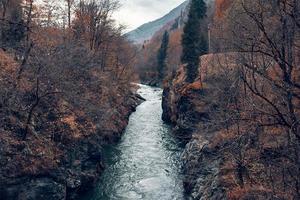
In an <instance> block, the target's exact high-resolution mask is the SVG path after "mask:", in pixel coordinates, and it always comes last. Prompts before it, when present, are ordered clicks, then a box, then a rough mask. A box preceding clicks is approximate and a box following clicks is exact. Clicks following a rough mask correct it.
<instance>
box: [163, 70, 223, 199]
mask: <svg viewBox="0 0 300 200" xmlns="http://www.w3.org/2000/svg"><path fill="white" fill-rule="evenodd" d="M185 77H186V76H185V71H184V68H183V66H181V67H180V68H179V69H178V71H177V74H176V75H175V77H173V79H172V80H170V81H169V82H168V83H166V84H165V86H164V93H163V103H162V105H163V111H164V112H163V116H162V117H163V120H164V121H166V122H168V123H171V124H173V125H174V131H175V134H176V135H177V136H178V137H180V138H182V139H183V140H185V141H186V142H187V145H186V147H185V151H184V153H183V166H184V171H183V172H184V188H185V191H186V193H187V194H188V195H190V196H191V197H192V198H193V199H224V198H225V190H224V189H223V186H222V183H221V179H220V176H219V174H220V164H221V163H222V162H223V159H224V157H223V156H224V155H223V154H222V152H221V151H220V150H219V149H218V148H212V147H210V142H211V141H210V140H211V137H212V135H213V134H212V133H211V134H206V133H204V131H202V130H201V124H203V123H205V121H206V120H207V119H208V117H209V116H208V113H209V109H210V106H209V102H207V101H206V100H204V98H203V95H204V93H206V92H210V91H205V92H204V91H203V90H202V89H203V87H202V85H203V84H202V83H201V82H200V78H199V80H197V81H196V82H195V83H193V84H187V83H185V82H184V80H185ZM211 131H212V130H211ZM201 132H203V133H201Z"/></svg>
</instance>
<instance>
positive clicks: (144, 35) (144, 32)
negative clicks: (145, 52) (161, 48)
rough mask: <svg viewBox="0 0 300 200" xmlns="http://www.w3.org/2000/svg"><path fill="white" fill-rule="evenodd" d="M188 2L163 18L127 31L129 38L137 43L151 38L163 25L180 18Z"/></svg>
mask: <svg viewBox="0 0 300 200" xmlns="http://www.w3.org/2000/svg"><path fill="white" fill-rule="evenodd" d="M188 2H189V1H188V0H187V1H185V2H183V3H182V4H180V5H179V6H177V7H176V8H174V9H173V10H171V11H170V12H169V13H168V14H166V15H165V16H163V17H162V18H159V19H157V20H155V21H152V22H148V23H146V24H143V25H142V26H140V27H138V28H137V29H135V30H133V31H131V32H129V33H127V34H126V36H127V38H128V39H129V40H131V41H133V42H135V43H143V42H144V41H145V40H149V39H151V37H152V36H153V35H154V34H155V33H156V32H157V31H158V30H160V29H161V28H162V27H163V26H165V25H166V24H167V23H169V22H171V21H173V20H175V19H176V18H178V17H179V16H180V15H181V13H182V11H183V10H185V8H186V7H187V5H188Z"/></svg>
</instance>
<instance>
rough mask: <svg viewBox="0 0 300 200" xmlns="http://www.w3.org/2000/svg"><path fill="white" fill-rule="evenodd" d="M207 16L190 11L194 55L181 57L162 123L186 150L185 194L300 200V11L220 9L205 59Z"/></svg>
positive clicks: (235, 4) (294, 4)
mask: <svg viewBox="0 0 300 200" xmlns="http://www.w3.org/2000/svg"><path fill="white" fill-rule="evenodd" d="M193 2H194V4H195V6H199V5H200V4H201V1H200V0H194V1H193ZM197 3H198V5H197ZM202 5H203V4H202ZM202 8H203V6H202ZM200 10H201V9H196V10H193V9H190V11H189V12H190V13H189V20H190V23H189V22H188V23H186V25H185V30H186V31H184V33H183V38H185V37H187V38H188V39H187V40H184V39H183V40H182V45H183V46H184V45H186V47H194V48H184V49H183V55H185V56H186V57H184V59H182V65H181V66H180V67H179V69H178V70H177V72H176V74H175V75H174V76H173V77H171V78H169V79H166V80H165V85H164V95H163V108H164V113H163V119H164V120H165V121H167V122H169V123H172V124H173V125H174V127H175V133H176V135H178V137H180V138H182V139H183V140H186V141H187V146H186V148H185V152H184V155H183V160H184V174H185V180H184V186H185V190H186V192H187V193H188V194H189V195H190V196H191V198H192V199H299V198H300V196H299V194H300V193H299V191H300V188H299V181H300V180H299V177H300V174H299V173H300V171H299V166H300V164H299V158H300V155H299V150H300V149H299V148H300V140H299V138H300V137H299V134H300V128H299V120H300V107H299V105H300V102H299V95H300V87H299V81H300V79H299V78H300V76H299V75H300V74H299V73H300V72H299V65H300V60H299V58H300V56H299V55H300V52H299V44H300V34H299V33H300V26H299V21H300V18H299V17H300V3H299V1H292V0H280V1H252V0H251V1H250V0H249V1H247V0H246V1H243V0H237V1H230V0H228V1H226V0H225V1H221V0H220V1H219V0H218V1H216V5H215V14H214V17H213V18H212V19H209V29H208V30H209V33H208V34H209V37H208V40H207V43H208V44H209V51H210V52H212V53H211V54H207V53H204V54H205V55H203V50H204V49H206V47H207V45H206V44H205V42H203V39H202V38H201V34H202V33H203V30H205V29H207V28H208V27H205V26H204V27H203V24H205V22H204V20H205V17H204V18H203V17H202V22H200V24H197V23H198V22H197V20H195V19H196V18H195V16H196V13H197V11H200ZM193 12H194V13H193ZM202 14H203V12H202ZM191 16H193V17H192V18H191ZM198 16H201V15H198ZM200 18H201V17H200ZM192 24H194V25H192ZM195 24H196V25H195ZM187 26H190V27H198V29H197V28H194V29H187ZM187 34H188V35H189V36H187ZM191 34H192V37H190V35H191ZM193 34H197V36H195V35H193ZM190 38H194V39H193V40H190ZM185 49H186V50H185ZM197 49H199V50H197ZM187 52H189V53H187ZM194 55H198V56H201V55H202V56H201V57H200V59H198V58H197V57H196V56H194ZM196 64H197V67H195V66H196ZM197 74H198V75H197Z"/></svg>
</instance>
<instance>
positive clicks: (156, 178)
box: [84, 85, 184, 200]
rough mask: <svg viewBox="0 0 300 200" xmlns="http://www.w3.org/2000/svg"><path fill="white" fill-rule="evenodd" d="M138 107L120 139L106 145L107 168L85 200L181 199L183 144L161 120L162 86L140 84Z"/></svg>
mask: <svg viewBox="0 0 300 200" xmlns="http://www.w3.org/2000/svg"><path fill="white" fill-rule="evenodd" d="M138 92H139V94H140V95H141V96H143V97H144V98H145V99H146V101H145V102H144V103H142V104H141V105H140V106H138V107H137V110H136V112H134V113H133V114H132V115H131V116H130V119H129V124H128V126H127V128H126V131H125V133H124V135H123V137H122V139H121V141H120V142H119V143H118V144H117V145H115V146H110V147H107V148H106V149H105V163H106V165H107V168H106V169H105V170H104V173H103V174H102V176H101V181H100V182H99V184H98V186H97V188H96V189H95V190H94V191H93V192H91V193H90V194H88V195H87V196H86V197H84V200H139V199H143V200H182V199H184V198H183V197H184V195H183V186H182V179H181V176H180V154H181V152H182V150H183V149H182V145H180V144H179V142H178V141H177V140H176V138H174V137H173V136H172V135H171V129H170V127H169V126H168V125H166V124H164V123H163V121H162V120H161V115H162V108H161V98H162V90H161V89H158V88H152V87H149V86H145V85H140V89H139V90H138Z"/></svg>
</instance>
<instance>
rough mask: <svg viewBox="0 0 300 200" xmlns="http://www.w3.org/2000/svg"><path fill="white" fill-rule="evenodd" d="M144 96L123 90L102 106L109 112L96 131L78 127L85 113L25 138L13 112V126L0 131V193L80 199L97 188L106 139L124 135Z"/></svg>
mask: <svg viewBox="0 0 300 200" xmlns="http://www.w3.org/2000/svg"><path fill="white" fill-rule="evenodd" d="M142 101H143V98H142V97H140V96H139V95H138V94H136V93H135V92H129V93H128V92H127V93H119V95H118V97H117V98H116V100H115V101H113V102H111V104H110V105H111V106H109V107H105V105H102V107H99V110H101V109H103V110H106V112H105V113H106V115H103V118H102V119H101V120H96V121H95V124H92V126H95V127H97V128H95V129H91V130H95V131H89V130H88V129H85V130H81V129H80V128H79V127H80V126H81V125H82V124H84V123H87V122H85V121H84V120H85V119H84V118H83V117H82V118H83V119H82V118H81V120H82V121H80V118H76V119H73V118H68V120H66V121H62V120H57V121H55V122H54V120H53V121H51V122H47V126H46V125H45V126H44V127H43V129H42V130H39V133H40V132H41V133H42V134H43V135H40V136H39V137H36V135H35V134H37V133H32V134H30V135H29V136H28V138H27V140H26V141H23V140H21V139H20V137H19V136H18V134H17V130H18V123H17V122H16V121H17V119H16V118H15V117H14V116H10V118H9V120H11V121H10V122H9V123H7V126H12V127H11V128H10V129H9V127H7V128H6V131H1V136H0V138H1V139H0V165H1V169H0V199H3V200H19V199H22V200H37V199H43V200H64V199H76V198H77V197H78V195H80V194H82V193H85V192H86V191H88V190H90V189H91V188H93V187H94V186H95V184H96V183H97V182H98V179H99V177H100V174H102V172H103V170H104V164H103V156H102V147H103V145H104V144H111V143H114V142H116V141H118V140H119V139H120V137H121V135H122V133H123V131H124V129H125V128H126V126H127V123H128V119H129V116H130V114H131V113H132V112H134V111H135V108H136V107H137V105H139V104H140V103H141V102H142ZM48 120H49V119H48ZM50 123H52V125H51V126H50ZM7 130H11V131H7ZM13 130H15V131H13ZM55 130H56V131H57V132H55ZM59 130H64V131H65V134H61V133H59V132H58V131H59ZM80 130H81V132H80V134H78V135H77V134H74V135H71V134H72V133H75V132H77V131H80ZM50 131H51V134H50Z"/></svg>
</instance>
